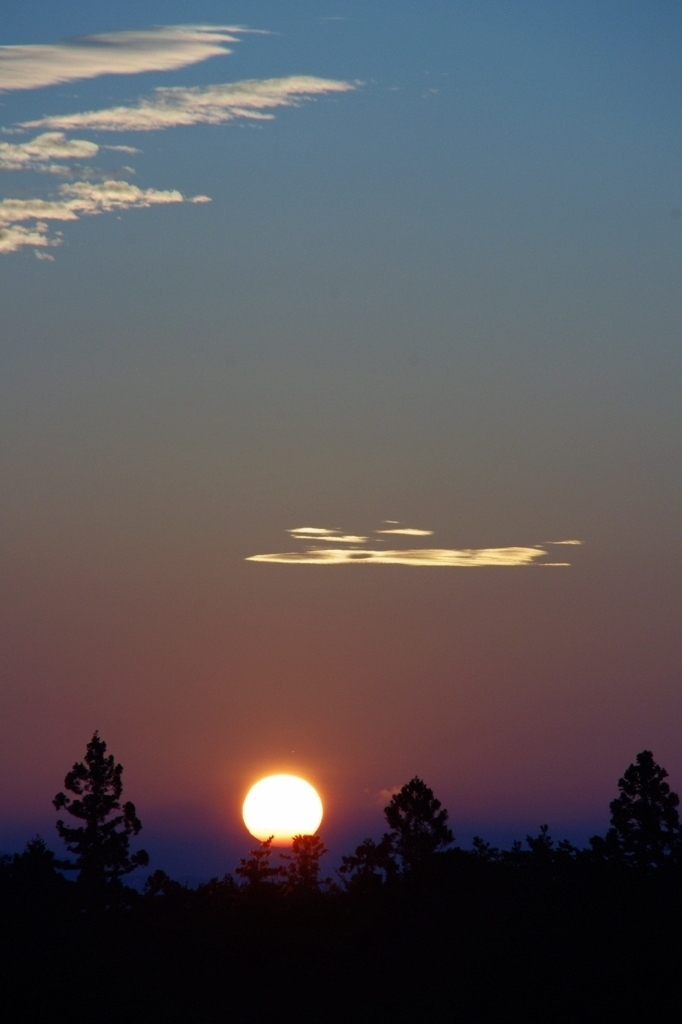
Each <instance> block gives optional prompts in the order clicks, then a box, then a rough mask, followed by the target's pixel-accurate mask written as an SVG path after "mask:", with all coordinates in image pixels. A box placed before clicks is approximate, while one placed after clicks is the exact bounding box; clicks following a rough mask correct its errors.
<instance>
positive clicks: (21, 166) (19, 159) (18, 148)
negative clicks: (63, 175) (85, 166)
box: [0, 132, 127, 171]
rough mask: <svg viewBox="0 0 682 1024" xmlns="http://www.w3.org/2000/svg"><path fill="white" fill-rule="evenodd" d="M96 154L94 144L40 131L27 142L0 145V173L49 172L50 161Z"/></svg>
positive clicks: (62, 133) (60, 134)
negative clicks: (47, 170)
mask: <svg viewBox="0 0 682 1024" xmlns="http://www.w3.org/2000/svg"><path fill="white" fill-rule="evenodd" d="M126 151H127V149H126ZM98 153H99V146H98V145H97V143H95V142H88V140H87V139H67V137H66V135H65V134H64V132H43V134H42V135H37V136H36V137H35V139H31V141H30V142H21V143H12V142H0V171H25V170H33V171H43V170H46V169H50V165H51V161H53V160H91V159H92V158H93V157H95V156H97V154H98Z"/></svg>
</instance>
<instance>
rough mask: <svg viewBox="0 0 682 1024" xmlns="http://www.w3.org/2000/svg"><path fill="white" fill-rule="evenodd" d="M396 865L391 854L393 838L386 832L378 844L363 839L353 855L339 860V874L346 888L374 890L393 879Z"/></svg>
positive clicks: (396, 870) (392, 853)
mask: <svg viewBox="0 0 682 1024" xmlns="http://www.w3.org/2000/svg"><path fill="white" fill-rule="evenodd" d="M397 872H398V865H397V863H396V859H395V856H394V852H393V837H392V836H390V835H389V834H388V833H387V832H386V833H385V834H384V835H383V836H382V838H381V840H380V841H379V842H378V843H375V842H374V840H373V839H364V840H363V841H362V842H361V843H360V845H359V846H357V847H356V848H355V853H352V854H349V855H348V856H343V857H342V858H341V867H340V868H339V873H340V874H341V875H345V876H346V878H345V879H344V883H345V885H346V887H347V888H350V887H352V888H354V889H372V888H373V889H376V888H378V887H379V886H381V885H382V884H383V883H384V882H385V881H387V880H388V879H392V878H395V876H396V874H397Z"/></svg>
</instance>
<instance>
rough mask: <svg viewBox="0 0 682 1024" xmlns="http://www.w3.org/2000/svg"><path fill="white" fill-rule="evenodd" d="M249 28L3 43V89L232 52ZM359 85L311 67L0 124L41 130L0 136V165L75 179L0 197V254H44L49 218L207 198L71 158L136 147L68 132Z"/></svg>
mask: <svg viewBox="0 0 682 1024" xmlns="http://www.w3.org/2000/svg"><path fill="white" fill-rule="evenodd" d="M250 31H251V30H249V29H246V28H243V27H237V26H220V25H213V26H212V25H180V26H166V27H161V28H155V29H149V30H146V31H137V32H115V33H110V34H108V35H98V36H89V37H87V38H84V39H78V40H74V41H68V42H64V43H56V44H54V45H49V46H45V45H41V46H4V47H0V91H1V90H17V89H25V90H30V89H36V88H40V87H44V86H49V85H54V84H56V83H61V82H67V81H75V80H77V79H87V78H95V77H97V76H99V75H104V74H117V75H123V74H137V73H140V72H142V71H166V70H176V69H178V68H181V67H183V66H186V65H188V64H195V63H197V62H199V61H203V60H206V59H207V58H208V57H215V56H225V55H226V54H229V53H231V52H232V51H231V49H230V48H229V47H228V46H227V45H226V44H227V43H236V42H239V36H240V35H241V34H244V33H247V32H250ZM256 34H263V33H256ZM356 87H357V83H351V82H342V81H335V80H333V79H325V78H316V77H313V76H309V75H291V76H289V77H287V78H270V79H262V80H259V79H248V80H246V81H241V82H227V83H222V84H221V83H219V84H215V85H208V86H202V87H184V86H172V87H168V86H161V87H159V88H157V89H155V90H154V92H153V93H152V94H151V95H150V96H146V97H144V96H143V97H141V98H140V99H139V100H138V101H137V102H136V103H134V104H130V105H120V106H112V107H107V108H104V109H101V110H84V111H76V112H72V113H66V114H61V115H60V114H53V115H50V116H49V117H41V118H37V119H33V120H27V121H23V122H21V123H20V124H18V125H15V126H14V127H12V128H7V127H5V128H3V129H2V130H3V131H4V132H6V133H7V132H9V133H10V134H15V135H16V134H21V133H25V132H27V131H28V130H34V131H35V130H36V129H40V128H42V129H47V130H44V131H42V132H41V133H40V134H38V135H35V136H34V137H33V138H32V139H28V140H27V141H21V142H19V141H11V142H9V141H8V142H4V141H3V142H0V171H9V172H40V173H42V174H43V175H45V174H50V175H53V176H55V175H57V176H59V175H61V176H62V177H64V178H71V179H73V180H72V181H71V182H70V183H69V184H64V185H61V186H60V187H59V188H58V189H57V192H56V193H53V194H51V195H47V196H45V195H43V196H42V197H38V196H37V197H36V198H34V199H24V198H22V199H15V198H6V199H3V200H1V201H0V254H5V255H6V254H9V253H14V252H18V251H19V250H20V249H22V248H24V247H26V246H32V247H34V249H35V252H36V256H38V257H39V258H42V259H49V258H50V255H49V254H48V253H46V252H45V249H46V248H48V247H51V248H54V247H56V246H59V245H61V244H62V242H63V234H62V233H61V232H53V233H51V229H50V224H51V222H55V221H61V222H65V221H74V220H78V219H79V218H80V217H83V216H92V215H94V214H100V213H106V212H110V211H112V210H129V209H142V208H145V207H150V206H156V205H169V204H173V203H184V202H192V203H202V202H210V197H209V196H205V195H197V196H193V197H187V196H185V195H183V193H182V192H180V191H179V190H178V189H163V190H159V189H154V188H147V189H142V188H138V187H137V186H136V185H132V184H130V183H129V182H128V181H126V180H119V179H125V178H127V177H129V176H130V175H132V174H134V173H135V172H134V169H133V168H132V167H127V166H126V167H123V168H119V169H118V170H117V171H116V172H115V173H114V172H112V171H107V170H104V169H102V168H97V167H93V166H82V165H81V164H80V163H75V161H82V160H87V161H89V163H92V161H93V160H94V159H95V158H98V157H99V156H100V155H101V152H102V150H108V151H118V152H124V153H127V154H135V153H138V152H139V149H137V147H134V146H128V145H111V146H103V145H101V144H100V143H98V142H94V141H92V140H90V139H85V138H69V137H68V135H67V132H73V131H79V132H92V131H97V132H151V131H160V130H164V129H172V128H179V127H187V126H190V125H197V124H211V125H220V124H226V123H228V122H230V121H234V120H236V119H245V118H246V119H250V120H254V121H269V120H272V118H273V117H274V114H273V113H272V111H273V110H275V109H277V108H281V107H296V106H300V105H301V104H302V103H303V102H305V101H310V100H313V99H315V98H317V97H321V96H325V95H331V94H334V93H344V92H348V91H350V90H352V89H355V88H356ZM93 180H98V181H99V184H93ZM24 191H25V190H24Z"/></svg>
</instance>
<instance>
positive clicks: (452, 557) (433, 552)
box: [246, 548, 547, 567]
mask: <svg viewBox="0 0 682 1024" xmlns="http://www.w3.org/2000/svg"><path fill="white" fill-rule="evenodd" d="M546 554H547V552H546V551H543V550H541V549H540V548H465V549H463V550H455V549H451V548H414V549H408V550H405V551H371V550H368V549H367V548H362V549H355V548H352V549H348V548H311V549H309V550H308V551H282V552H277V553H273V554H268V555H250V556H249V557H248V558H247V559H246V561H247V562H280V563H294V564H298V565H349V564H350V565H359V564H361V565H377V564H380V565H417V566H425V565H429V566H459V567H471V566H483V565H497V566H512V565H532V564H533V563H535V562H537V561H538V559H540V558H542V556H543V555H546Z"/></svg>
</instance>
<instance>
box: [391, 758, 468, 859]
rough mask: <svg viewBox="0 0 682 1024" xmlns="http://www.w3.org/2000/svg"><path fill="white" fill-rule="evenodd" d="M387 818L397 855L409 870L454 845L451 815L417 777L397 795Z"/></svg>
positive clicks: (393, 798) (393, 799)
mask: <svg viewBox="0 0 682 1024" xmlns="http://www.w3.org/2000/svg"><path fill="white" fill-rule="evenodd" d="M384 814H385V816H386V821H387V822H388V825H389V828H390V829H391V832H390V833H389V835H390V836H391V838H392V840H393V844H394V847H395V850H396V853H398V855H399V856H400V858H401V860H402V862H403V866H404V867H405V868H406V869H408V870H409V869H411V868H415V867H417V866H418V865H419V864H422V863H424V861H426V860H428V859H429V857H431V856H432V855H433V854H434V853H435V852H436V851H437V850H441V849H444V848H445V847H446V846H449V845H450V843H452V842H454V838H455V837H454V836H453V834H452V831H451V830H450V828H449V827H448V825H447V820H448V812H447V811H446V810H445V808H442V810H441V803H440V800H437V799H436V797H435V796H434V795H433V790H431V789H429V787H428V786H427V785H426V783H425V782H423V781H422V779H420V778H419V777H418V776H417V775H415V777H414V778H413V779H410V781H409V782H407V783H405V785H404V786H403V788H402V789H401V790H400V792H399V793H395V794H394V796H393V797H392V799H391V802H390V803H389V804H388V806H387V807H385V808H384Z"/></svg>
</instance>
